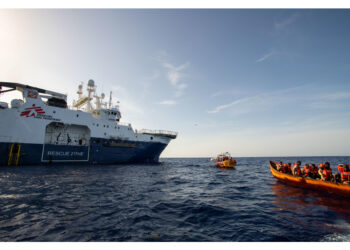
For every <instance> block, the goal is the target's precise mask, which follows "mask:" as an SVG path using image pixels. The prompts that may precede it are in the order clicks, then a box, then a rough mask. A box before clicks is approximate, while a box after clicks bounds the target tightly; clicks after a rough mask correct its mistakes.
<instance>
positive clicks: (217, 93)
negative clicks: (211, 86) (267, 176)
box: [210, 91, 224, 98]
mask: <svg viewBox="0 0 350 250" xmlns="http://www.w3.org/2000/svg"><path fill="white" fill-rule="evenodd" d="M223 93H224V92H222V91H217V92H215V93H213V94H212V95H211V96H210V97H211V98H214V97H217V96H220V95H222V94H223Z"/></svg>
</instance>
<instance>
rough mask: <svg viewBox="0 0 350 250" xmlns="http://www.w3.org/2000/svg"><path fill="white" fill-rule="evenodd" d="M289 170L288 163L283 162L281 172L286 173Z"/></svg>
mask: <svg viewBox="0 0 350 250" xmlns="http://www.w3.org/2000/svg"><path fill="white" fill-rule="evenodd" d="M287 171H288V164H287V163H283V165H282V167H281V168H280V172H281V173H284V174H286V173H287Z"/></svg>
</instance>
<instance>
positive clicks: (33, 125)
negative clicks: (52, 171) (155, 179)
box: [0, 80, 177, 165]
mask: <svg viewBox="0 0 350 250" xmlns="http://www.w3.org/2000/svg"><path fill="white" fill-rule="evenodd" d="M0 86H1V87H5V88H6V89H4V88H2V93H1V94H5V93H6V92H9V91H15V90H17V91H20V92H22V95H23V99H14V100H12V101H11V103H10V104H9V103H5V102H0V117H1V120H0V165H28V164H49V163H79V162H80V163H82V162H86V163H98V164H99V163H101V164H102V163H103V164H114V163H126V162H157V161H158V160H159V156H160V154H161V152H162V151H163V150H164V149H165V147H166V146H167V145H168V143H169V142H170V140H171V139H175V138H176V137H177V133H176V132H171V131H162V130H160V131H154V130H139V131H136V130H134V129H133V128H132V126H131V124H123V123H121V122H120V119H121V113H120V110H119V106H117V105H116V106H113V105H112V94H110V98H109V102H108V103H107V102H105V101H104V99H105V95H104V94H101V95H98V94H97V92H96V86H95V84H94V81H93V80H89V82H88V84H87V94H86V95H84V93H83V85H79V88H78V92H77V93H78V99H77V100H75V101H74V102H73V107H72V109H69V108H68V106H67V96H66V95H64V94H60V93H57V92H53V91H48V90H44V89H40V88H36V87H32V86H28V85H23V84H19V83H8V82H0Z"/></svg>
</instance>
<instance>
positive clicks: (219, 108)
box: [208, 96, 260, 114]
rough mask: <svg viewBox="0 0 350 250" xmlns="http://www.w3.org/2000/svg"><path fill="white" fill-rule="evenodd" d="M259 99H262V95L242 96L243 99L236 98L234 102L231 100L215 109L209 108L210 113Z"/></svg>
mask: <svg viewBox="0 0 350 250" xmlns="http://www.w3.org/2000/svg"><path fill="white" fill-rule="evenodd" d="M259 99H260V96H251V97H246V98H241V99H238V100H235V101H233V102H230V103H228V104H223V105H219V106H217V107H216V108H215V109H213V110H209V111H208V113H209V114H214V113H218V112H220V111H221V110H224V109H227V108H230V107H233V106H235V105H238V104H242V103H246V104H248V103H249V104H252V103H255V102H256V101H257V100H259Z"/></svg>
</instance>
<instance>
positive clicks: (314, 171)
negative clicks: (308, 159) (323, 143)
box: [311, 164, 320, 179]
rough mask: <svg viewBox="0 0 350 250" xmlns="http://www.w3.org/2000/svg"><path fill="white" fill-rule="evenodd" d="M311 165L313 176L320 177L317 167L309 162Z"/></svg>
mask: <svg viewBox="0 0 350 250" xmlns="http://www.w3.org/2000/svg"><path fill="white" fill-rule="evenodd" d="M311 166H312V174H313V177H314V178H315V179H316V178H320V176H319V175H318V167H317V166H316V165H315V164H311Z"/></svg>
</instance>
